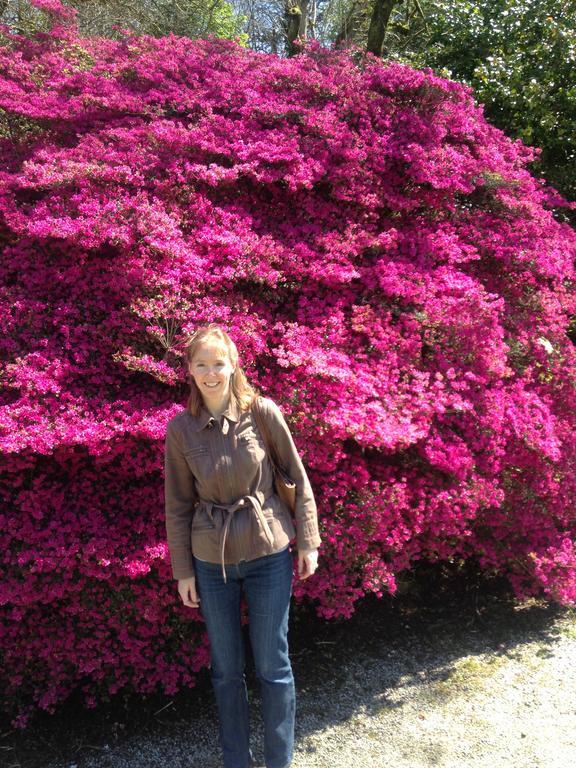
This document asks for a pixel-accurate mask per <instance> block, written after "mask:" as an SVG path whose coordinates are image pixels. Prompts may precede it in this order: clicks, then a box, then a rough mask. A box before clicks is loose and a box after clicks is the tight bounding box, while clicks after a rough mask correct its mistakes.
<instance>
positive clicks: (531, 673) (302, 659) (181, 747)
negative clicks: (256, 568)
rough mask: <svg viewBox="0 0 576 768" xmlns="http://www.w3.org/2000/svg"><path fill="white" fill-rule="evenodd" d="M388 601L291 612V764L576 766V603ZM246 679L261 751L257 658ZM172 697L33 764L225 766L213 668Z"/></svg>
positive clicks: (330, 767) (301, 767)
mask: <svg viewBox="0 0 576 768" xmlns="http://www.w3.org/2000/svg"><path fill="white" fill-rule="evenodd" d="M385 602H386V601H382V603H385ZM382 603H377V602H376V601H373V602H371V603H370V602H369V603H368V604H367V605H366V606H364V607H363V608H362V610H361V611H359V612H358V614H357V615H355V616H354V617H353V619H352V620H350V621H348V622H342V623H337V624H326V623H322V622H319V621H317V620H314V619H313V618H310V617H308V619H307V618H299V619H297V620H296V619H295V620H294V622H293V623H294V624H296V626H295V627H294V629H293V630H292V629H291V648H292V657H293V663H294V671H295V676H296V683H297V690H298V694H297V695H298V715H297V747H296V754H295V758H294V762H293V767H292V768H356V767H358V768H360V767H362V768H366V767H367V766H368V767H370V768H391V766H393V768H431V767H438V768H456V766H458V767H459V768H460V767H461V766H464V768H484V767H486V768H528V766H530V767H532V766H535V767H536V768H569V766H573V765H576V611H574V610H571V611H570V610H562V609H558V608H556V607H553V606H546V605H545V604H544V603H542V602H538V601H532V602H531V603H526V604H524V605H523V606H521V605H518V604H517V603H515V602H514V601H513V600H510V599H508V600H506V601H504V602H502V601H501V600H499V599H496V598H488V599H487V601H486V602H485V603H484V605H482V606H480V607H479V606H478V604H476V605H475V606H474V607H471V606H468V607H467V608H466V609H462V610H461V609H458V608H457V607H456V609H454V610H452V611H450V610H449V611H448V612H446V611H439V610H438V607H436V608H434V607H431V608H429V610H426V611H424V610H423V609H422V606H418V605H416V604H415V603H411V602H410V600H409V599H408V602H406V601H398V602H397V603H395V602H394V601H393V600H392V601H391V600H388V603H387V604H384V605H383V604H382ZM310 625H312V626H310ZM291 626H292V625H291ZM304 627H306V631H304ZM311 635H313V636H312V637H311ZM248 682H249V688H250V690H251V697H252V699H251V702H252V703H251V706H252V708H253V722H254V732H253V745H254V748H255V753H256V756H257V757H260V758H261V755H262V751H261V746H262V727H261V721H260V719H259V714H258V703H259V702H258V698H257V697H258V687H257V681H256V678H255V676H254V674H253V669H252V667H251V666H249V674H248ZM166 701H167V700H164V705H163V706H162V707H160V708H158V709H155V711H152V707H151V706H149V711H148V717H147V718H146V717H145V718H144V721H143V722H142V723H141V724H140V726H141V727H139V728H135V727H134V724H133V723H132V725H131V726H129V727H127V726H125V725H123V724H122V723H121V722H119V720H120V719H121V718H119V717H118V713H116V714H115V715H114V717H113V718H112V719H113V720H114V722H113V723H108V725H107V727H104V725H103V724H102V723H101V727H100V731H99V734H97V735H93V736H91V737H88V736H86V735H85V734H84V735H81V734H80V733H77V734H76V737H75V739H76V741H75V747H74V749H72V743H69V744H68V745H67V746H66V747H62V746H61V747H60V748H59V752H60V757H59V758H58V759H50V760H47V761H45V762H44V763H38V762H36V763H35V765H39V764H42V765H45V766H46V768H75V767H77V768H220V762H219V753H218V747H217V734H216V725H215V722H216V719H215V711H214V707H213V702H212V698H211V691H210V689H209V687H208V685H207V678H206V679H205V680H204V685H203V686H200V688H199V689H198V690H197V691H196V692H194V691H190V692H187V694H186V695H185V696H184V697H180V698H178V697H176V698H175V699H174V700H172V701H169V702H168V704H166ZM127 719H128V718H127ZM87 739H89V740H90V743H88V741H87ZM31 764H32V763H26V761H21V762H17V763H13V765H14V766H21V767H22V768H26V766H27V765H31Z"/></svg>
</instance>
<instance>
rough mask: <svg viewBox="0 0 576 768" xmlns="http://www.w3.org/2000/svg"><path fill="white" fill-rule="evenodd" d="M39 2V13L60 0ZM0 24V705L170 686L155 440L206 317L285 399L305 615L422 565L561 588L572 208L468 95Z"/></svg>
mask: <svg viewBox="0 0 576 768" xmlns="http://www.w3.org/2000/svg"><path fill="white" fill-rule="evenodd" d="M36 4H37V5H41V6H42V7H44V8H46V9H48V10H50V11H51V12H52V13H54V14H57V13H58V7H59V3H58V2H56V0H42V2H41V3H39V2H37V3H36ZM60 21H61V22H62V24H61V26H59V27H56V28H54V29H53V31H52V32H51V33H50V34H42V35H38V36H36V37H35V38H33V39H24V38H21V37H19V36H18V35H14V34H10V33H9V32H8V30H6V29H4V31H3V32H2V35H1V39H0V42H1V46H0V110H1V112H0V120H1V124H2V132H1V134H0V169H2V170H0V247H1V250H2V261H1V264H0V274H1V280H0V284H1V287H0V324H1V333H0V346H1V351H2V357H3V358H4V360H5V361H6V364H5V366H4V368H3V372H2V379H1V391H0V398H1V399H0V447H1V451H2V455H3V461H2V472H1V475H0V498H1V501H2V505H1V511H0V531H1V533H0V536H1V547H0V552H1V554H0V558H1V561H2V579H0V604H1V605H2V606H3V608H2V614H1V623H0V642H1V644H2V658H3V665H2V672H1V675H2V677H3V680H2V683H3V686H4V688H5V689H6V690H7V693H8V696H7V700H8V701H11V702H12V703H11V707H12V710H11V711H12V712H13V716H14V721H13V722H14V723H15V724H16V725H21V726H23V725H25V723H26V721H27V718H28V717H29V714H30V712H31V711H32V710H33V707H34V706H39V707H41V708H44V709H47V710H48V711H54V709H55V707H56V705H57V704H58V702H60V701H62V700H63V699H64V698H66V696H68V695H69V693H70V692H71V691H72V690H74V689H76V688H79V689H80V690H82V691H83V692H84V695H85V699H86V702H87V704H88V705H89V706H94V705H95V704H96V703H97V701H99V700H102V699H103V698H106V697H108V696H110V695H112V694H114V693H115V692H116V691H118V690H120V689H122V688H125V687H132V689H134V690H136V691H139V692H142V693H146V692H150V691H153V690H158V689H160V690H164V691H166V692H168V693H173V692H175V691H177V690H178V689H179V688H181V687H182V686H186V685H192V684H193V681H194V673H195V671H197V670H198V669H200V668H202V667H203V666H205V665H206V664H207V660H208V649H207V645H206V638H205V635H204V633H203V629H202V622H201V617H200V615H199V614H196V613H194V612H191V611H190V609H187V608H184V607H183V606H182V605H181V604H180V603H179V600H178V597H177V593H176V590H175V584H174V582H173V581H172V580H171V576H170V571H169V566H168V561H167V551H166V544H165V533H164V521H163V478H162V460H163V438H164V434H165V425H166V422H167V421H168V419H169V418H170V417H172V416H173V415H174V414H175V413H177V412H178V411H179V410H180V409H181V408H182V407H183V406H184V404H185V399H186V389H187V385H186V382H185V378H184V365H183V341H184V339H185V338H186V335H187V334H188V333H189V332H191V331H192V330H193V329H194V328H195V327H196V326H197V325H198V324H199V323H204V322H206V321H217V322H221V323H223V324H224V325H225V326H226V327H227V328H228V329H229V331H230V333H231V334H232V336H233V338H234V339H235V340H236V341H237V343H238V346H239V348H240V350H241V362H242V364H243V365H244V367H245V369H246V370H247V373H248V375H249V377H250V379H251V380H252V381H253V382H254V384H255V385H257V386H258V387H260V388H261V390H262V391H263V392H264V393H265V394H267V395H268V396H270V397H272V398H274V399H276V401H277V402H278V403H279V404H280V405H281V407H282V408H283V410H284V412H285V414H286V416H287V418H288V420H289V422H290V424H291V426H292V428H293V432H294V435H295V439H296V441H297V444H298V446H299V447H300V448H301V451H302V455H303V459H304V461H305V463H306V465H307V467H308V469H309V474H310V478H311V481H312V484H313V486H314V489H315V492H316V495H317V499H318V503H319V510H320V517H321V526H322V531H323V540H324V543H323V547H322V552H321V559H320V563H321V566H320V570H319V572H318V573H317V575H316V576H315V577H314V578H312V579H309V580H306V581H304V582H297V583H296V584H295V596H296V599H297V600H303V599H307V600H312V601H314V602H315V605H316V606H317V610H318V612H319V613H320V614H321V615H323V616H325V617H334V616H350V614H351V613H352V612H353V610H354V604H355V602H356V601H357V600H358V599H359V598H361V597H362V596H363V595H365V594H367V593H370V592H375V593H377V594H382V593H383V592H384V591H389V592H392V593H393V592H394V591H395V589H396V583H395V577H396V576H397V574H398V573H399V572H400V571H402V570H404V569H408V568H410V567H411V565H412V564H413V563H414V562H415V561H417V560H418V559H420V558H427V559H429V560H436V559H442V560H460V559H461V560H464V559H469V558H475V559H476V560H477V561H478V562H479V563H480V565H481V566H482V567H483V568H484V569H485V570H486V572H488V573H502V574H505V575H506V576H507V577H508V578H509V579H510V581H511V583H512V584H513V585H514V588H515V589H516V591H517V593H518V595H531V594H544V595H548V596H549V597H550V598H551V599H555V600H558V601H560V602H561V603H565V604H568V603H574V602H575V601H576V549H575V547H574V536H575V529H576V525H575V515H574V511H573V510H574V498H575V497H576V472H575V471H574V470H575V468H576V466H575V442H574V439H573V435H574V413H576V396H575V395H576V387H575V380H576V356H575V352H574V348H573V346H572V344H571V342H570V341H569V339H568V337H567V336H566V327H567V323H568V318H569V317H570V315H572V314H573V313H575V312H576V301H575V294H574V271H573V260H574V256H575V254H576V236H575V234H574V232H573V231H572V230H571V229H570V227H569V226H568V225H566V224H564V223H562V221H561V220H560V216H559V215H558V212H559V211H560V209H561V207H562V206H563V205H573V204H569V203H567V202H566V201H564V200H562V199H561V198H560V196H559V195H558V194H557V193H556V192H555V191H554V190H553V189H551V188H549V187H547V186H546V185H545V184H544V183H542V182H539V181H537V180H535V179H534V178H533V177H532V176H531V174H530V172H529V170H528V168H527V165H528V163H529V162H530V160H531V159H533V158H534V156H535V152H536V150H532V149H529V148H526V147H525V146H523V145H522V144H521V143H520V142H512V141H510V140H509V139H508V138H507V137H506V136H504V135H503V134H502V132H501V131H499V130H496V129H495V128H493V127H491V126H490V125H489V124H487V122H486V121H485V119H484V117H483V114H482V108H481V107H480V106H477V105H476V104H475V103H474V99H473V95H472V93H471V92H470V90H469V89H467V88H465V87H463V86H461V85H459V84H457V83H454V82H450V81H448V80H445V79H442V78H439V77H436V76H435V75H434V74H433V73H432V72H431V71H429V70H425V71H416V70H412V69H410V68H408V67H405V66H400V65H398V64H391V65H386V64H385V63H383V62H381V61H379V60H376V59H374V58H372V57H361V56H356V55H355V54H353V53H344V52H332V51H327V50H324V49H322V48H320V47H318V46H316V45H310V46H307V47H305V48H304V50H303V52H302V53H301V54H300V55H299V56H297V57H295V58H294V59H292V60H283V59H280V58H278V57H275V56H272V55H262V54H256V53H253V52H250V51H247V50H243V49H242V48H240V47H239V46H237V45H236V44H234V43H232V42H228V41H221V40H206V41H194V42H192V41H190V40H188V39H183V38H177V37H174V36H170V37H168V38H166V39H154V38H135V37H128V36H126V37H124V38H123V39H122V40H120V41H111V40H102V39H90V40H82V39H79V38H78V37H77V34H76V31H75V29H74V26H73V24H72V23H71V21H70V19H68V18H66V17H63V18H61V19H60Z"/></svg>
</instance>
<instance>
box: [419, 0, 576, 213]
mask: <svg viewBox="0 0 576 768" xmlns="http://www.w3.org/2000/svg"><path fill="white" fill-rule="evenodd" d="M423 7H424V9H425V14H426V17H427V24H428V27H429V33H428V34H427V35H426V36H424V37H422V38H420V39H419V44H418V47H417V49H414V50H412V51H410V52H408V53H407V55H406V57H405V58H406V59H407V60H408V61H409V63H411V64H413V65H416V66H429V67H432V68H433V69H434V70H436V71H437V72H439V73H440V74H446V75H448V76H449V77H451V78H453V79H456V80H460V81H462V82H465V83H467V84H469V85H471V86H472V87H473V88H474V91H475V94H476V98H477V100H478V101H479V102H481V103H483V104H484V105H485V112H486V115H487V116H488V117H489V119H490V120H491V122H493V123H495V124H496V125H498V126H499V127H500V128H502V129H503V130H505V131H506V133H507V134H508V135H511V136H513V137H516V138H520V139H522V141H524V142H525V143H526V144H530V145H533V146H538V147H541V148H542V155H541V157H540V159H539V160H538V161H537V162H535V163H534V168H533V170H534V172H535V173H538V174H542V175H543V176H545V177H546V179H547V180H548V181H549V182H551V183H552V184H553V185H554V186H555V187H556V188H557V189H558V190H560V191H561V192H562V193H563V194H565V195H566V196H567V197H569V198H570V199H574V198H575V197H576V165H575V162H574V161H575V159H576V131H575V130H574V125H575V122H576V79H575V78H574V67H575V65H576V2H574V0H564V2H562V0H560V1H559V0H480V2H471V1H470V0H458V1H455V0H440V2H435V3H431V2H424V4H423Z"/></svg>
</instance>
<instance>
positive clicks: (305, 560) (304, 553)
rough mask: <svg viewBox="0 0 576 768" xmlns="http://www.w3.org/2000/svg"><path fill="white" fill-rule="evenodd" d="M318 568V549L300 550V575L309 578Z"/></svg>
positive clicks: (301, 577)
mask: <svg viewBox="0 0 576 768" xmlns="http://www.w3.org/2000/svg"><path fill="white" fill-rule="evenodd" d="M316 568H318V550H317V549H303V550H301V551H298V576H299V578H300V579H307V578H308V576H312V574H313V573H314V571H315V570H316Z"/></svg>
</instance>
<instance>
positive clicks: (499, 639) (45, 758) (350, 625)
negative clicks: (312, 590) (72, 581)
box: [0, 564, 566, 768]
mask: <svg viewBox="0 0 576 768" xmlns="http://www.w3.org/2000/svg"><path fill="white" fill-rule="evenodd" d="M565 612H566V609H563V608H561V607H559V606H557V605H551V604H546V603H545V602H544V601H542V600H536V599H532V600H529V601H527V602H525V603H523V604H520V603H519V602H518V601H517V600H516V599H515V598H514V597H513V595H512V593H511V590H510V588H509V586H508V584H507V582H506V581H505V580H503V579H490V580H487V579H486V578H483V577H482V576H481V575H480V574H479V572H478V571H477V570H476V569H475V568H474V567H473V566H469V565H468V566H466V567H465V568H460V569H458V570H456V569H455V568H452V569H451V568H450V567H447V566H446V565H445V564H438V565H429V564H421V565H419V566H418V567H417V568H416V569H415V571H414V572H413V573H412V574H411V576H410V580H405V581H403V582H401V583H400V586H399V590H398V594H397V595H396V596H395V597H391V596H390V595H386V596H384V597H383V598H382V599H377V598H375V597H369V598H366V599H365V600H364V601H363V602H362V603H361V604H359V605H358V606H357V610H356V612H355V614H354V616H353V617H352V618H351V619H347V620H336V621H332V622H327V621H322V620H320V619H318V618H317V617H316V615H315V614H314V611H313V608H312V607H310V606H300V607H299V609H298V612H296V611H293V612H292V616H291V619H290V648H291V656H292V661H293V668H294V675H295V678H296V686H297V691H298V699H299V701H298V707H299V709H300V711H302V712H304V711H306V710H307V709H308V710H310V708H312V709H313V707H314V701H315V699H318V700H319V699H320V698H321V697H322V696H325V694H326V691H327V690H331V691H333V692H334V696H335V697H336V698H337V700H338V701H337V704H338V706H337V707H334V708H330V710H329V711H328V710H327V711H325V712H320V713H318V712H316V713H315V715H316V716H315V717H314V718H313V722H314V729H315V730H317V729H318V726H319V725H320V726H329V725H331V724H334V723H336V722H339V721H342V720H345V719H347V718H349V717H351V716H352V715H353V714H354V710H355V708H356V707H358V705H359V702H358V698H357V697H348V696H347V695H346V694H347V690H346V687H347V681H348V680H349V670H348V667H349V666H350V662H351V660H355V659H356V660H359V661H362V663H367V664H369V663H370V660H380V661H386V660H387V659H388V660H390V676H389V678H388V679H387V680H386V685H385V690H381V689H380V690H374V689H373V688H372V689H371V688H367V689H366V690H365V693H364V695H363V698H362V701H361V704H362V706H364V707H366V709H367V710H368V711H370V710H371V709H374V710H375V711H381V710H382V708H383V706H387V705H386V695H385V694H386V690H389V689H390V688H392V687H394V686H395V685H397V684H398V681H399V678H400V677H401V676H405V675H409V676H414V677H415V678H420V679H426V680H428V681H430V682H436V681H443V680H445V679H447V677H449V674H450V672H449V667H450V664H451V663H452V662H454V661H455V660H457V659H459V658H462V657H464V656H469V655H475V654H480V653H487V652H489V653H492V654H494V655H495V656H498V655H506V656H508V657H510V656H513V654H514V648H515V647H516V646H517V645H519V644H523V643H526V642H529V641H532V642H533V641H537V642H538V644H539V646H540V650H539V653H543V654H546V653H547V652H548V651H547V649H548V648H550V649H551V647H552V644H553V642H554V640H555V638H556V636H557V633H558V630H557V629H555V626H554V624H555V620H556V619H557V618H558V617H560V616H562V615H563V614H564V613H565ZM247 647H249V646H247ZM247 683H248V688H249V692H250V698H251V707H252V711H253V714H254V716H255V720H256V723H255V726H256V727H255V731H256V739H257V741H258V742H259V740H260V737H261V724H260V723H259V717H258V707H259V689H258V681H257V678H256V676H255V673H254V667H253V663H252V659H251V657H250V654H248V665H247ZM301 704H302V706H301ZM390 706H398V705H392V703H391V702H390ZM303 719H305V718H303ZM200 720H201V721H202V725H201V730H202V741H203V742H204V743H206V744H208V745H209V747H208V750H207V751H206V749H205V750H204V752H203V756H204V760H203V762H202V764H200V763H199V762H195V761H194V759H193V752H192V753H191V754H190V760H189V762H187V763H186V764H187V765H190V766H194V768H196V766H198V768H208V766H216V765H218V755H219V752H218V747H217V744H216V740H217V730H216V710H215V707H214V702H213V699H212V691H211V687H210V679H209V674H208V672H207V671H204V672H202V673H201V674H200V675H199V676H198V679H197V685H196V687H195V688H194V689H191V690H187V691H183V692H181V693H179V694H178V695H176V696H171V697H167V696H164V695H160V694H158V695H155V696H150V697H148V698H143V697H130V696H127V697H122V696H118V697H117V698H116V699H115V700H114V701H113V702H112V703H111V704H110V705H107V706H101V707H99V708H98V709H96V710H86V709H84V707H83V705H82V703H81V700H80V697H79V696H72V697H71V698H70V699H69V700H68V701H67V702H65V704H64V705H63V706H62V707H61V709H60V711H59V712H58V714H56V715H53V716H50V715H46V714H45V713H39V714H38V715H37V716H36V718H35V719H34V720H33V722H31V724H30V726H29V728H28V729H27V730H26V731H25V732H19V731H13V730H11V729H10V727H9V724H8V723H6V721H5V720H4V721H2V722H1V723H0V726H1V730H2V732H1V734H0V765H1V766H2V768H40V767H41V766H42V767H44V766H48V765H60V766H66V768H70V767H71V766H76V767H77V768H82V766H83V764H84V763H87V762H89V759H90V758H94V757H95V756H98V765H99V766H102V767H103V766H111V768H114V766H115V765H118V763H117V762H115V760H114V757H113V754H114V752H115V751H117V750H118V749H121V748H122V745H123V744H126V743H128V742H129V741H134V740H137V741H138V742H142V743H143V742H150V741H151V740H154V739H159V740H160V739H161V740H167V739H168V740H170V739H177V738H180V737H182V735H183V734H184V736H186V735H187V736H188V738H189V739H190V743H191V744H194V738H195V728H194V723H195V722H198V721H200ZM207 723H208V725H207ZM297 727H298V738H301V737H302V736H305V735H306V726H305V725H304V724H303V723H302V722H300V721H298V726H297ZM108 754H109V756H110V757H109V759H107V755H108ZM130 764H134V765H136V764H137V763H130ZM182 764H183V763H182V762H181V761H178V762H176V761H175V762H173V763H170V762H168V763H166V762H165V758H163V759H160V760H159V761H158V762H156V761H151V762H146V761H145V760H142V763H141V765H142V766H144V765H146V766H148V765H162V766H164V765H165V766H166V768H174V766H175V765H178V766H180V765H182Z"/></svg>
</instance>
